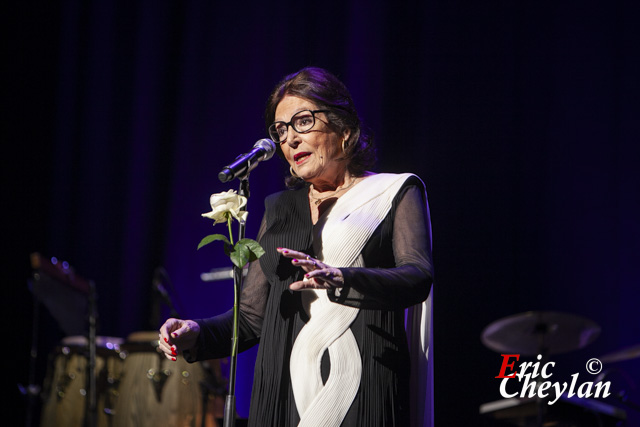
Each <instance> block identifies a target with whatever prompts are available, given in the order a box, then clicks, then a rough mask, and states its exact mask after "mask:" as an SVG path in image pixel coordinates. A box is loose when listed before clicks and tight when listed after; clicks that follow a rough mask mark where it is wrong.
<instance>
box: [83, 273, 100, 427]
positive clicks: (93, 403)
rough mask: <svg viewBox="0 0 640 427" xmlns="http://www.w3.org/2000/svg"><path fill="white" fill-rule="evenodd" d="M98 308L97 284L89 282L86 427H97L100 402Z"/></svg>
mask: <svg viewBox="0 0 640 427" xmlns="http://www.w3.org/2000/svg"><path fill="white" fill-rule="evenodd" d="M97 323H98V310H97V305H96V285H95V283H94V282H93V281H90V282H89V363H88V364H87V382H88V385H87V390H88V399H87V416H86V419H85V426H86V427H96V424H97V415H98V402H97V397H96V396H97V395H96V329H97Z"/></svg>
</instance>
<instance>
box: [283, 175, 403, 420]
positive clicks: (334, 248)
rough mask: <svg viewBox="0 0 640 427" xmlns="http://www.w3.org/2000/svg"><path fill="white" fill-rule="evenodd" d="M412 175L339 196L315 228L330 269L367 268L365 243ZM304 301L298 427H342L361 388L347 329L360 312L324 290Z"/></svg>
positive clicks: (371, 182) (296, 390)
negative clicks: (326, 365)
mask: <svg viewBox="0 0 640 427" xmlns="http://www.w3.org/2000/svg"><path fill="white" fill-rule="evenodd" d="M411 176H414V175H412V174H400V175H396V174H377V175H373V176H370V177H368V178H366V179H364V180H362V181H361V182H359V183H358V184H356V185H355V186H354V187H353V188H351V190H349V191H348V192H347V193H345V194H344V195H343V196H342V197H340V198H339V199H338V200H337V201H336V203H335V204H334V206H333V207H332V208H331V209H330V210H329V211H328V212H327V213H326V215H324V216H323V217H321V219H320V220H319V222H318V224H316V229H317V230H318V231H319V233H318V234H317V235H316V236H314V249H315V253H316V258H318V259H319V260H320V261H322V262H324V263H326V264H328V265H330V266H332V267H362V266H364V264H363V260H362V255H361V252H362V250H363V248H364V246H365V244H366V243H367V241H368V240H369V238H370V237H371V235H372V234H373V232H374V231H375V230H376V228H377V227H378V225H380V223H381V222H382V221H383V220H384V218H385V217H386V216H387V214H388V213H389V211H390V210H391V205H392V202H393V199H394V197H395V196H396V194H397V193H398V191H399V190H400V188H401V187H402V185H403V184H404V182H405V181H406V180H407V179H408V178H409V177H411ZM336 293H338V292H336ZM303 302H305V303H306V305H305V308H306V310H307V313H308V314H309V316H310V320H309V321H308V322H307V323H306V324H305V326H304V327H303V328H302V330H301V331H300V333H299V334H298V336H297V338H296V341H295V343H294V345H293V348H292V351H291V362H290V371H291V382H292V388H293V395H294V397H295V401H296V407H297V410H298V414H299V415H300V424H298V425H299V426H312V425H313V426H323V427H324V426H326V427H330V426H339V425H340V424H341V423H342V420H343V419H344V417H345V415H346V414H347V412H348V410H349V407H350V406H351V404H352V402H353V400H354V398H355V397H356V394H357V392H358V388H359V387H360V378H361V374H362V360H361V357H360V352H359V349H358V345H357V343H356V340H355V337H354V336H353V333H352V332H351V330H350V329H349V327H350V326H351V323H353V321H354V319H355V318H356V316H357V315H358V312H359V309H357V308H354V307H348V306H345V305H341V304H337V303H332V302H330V301H329V299H328V297H327V292H326V290H312V291H303ZM325 350H328V351H329V357H330V360H331V372H330V373H329V377H328V379H327V381H326V383H325V384H323V383H322V376H321V370H320V369H321V361H322V355H323V354H324V352H325Z"/></svg>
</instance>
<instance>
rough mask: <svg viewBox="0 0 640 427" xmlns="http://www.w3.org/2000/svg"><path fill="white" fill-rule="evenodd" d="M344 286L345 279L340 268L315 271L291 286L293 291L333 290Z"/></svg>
mask: <svg viewBox="0 0 640 427" xmlns="http://www.w3.org/2000/svg"><path fill="white" fill-rule="evenodd" d="M342 286H344V277H343V276H342V272H341V271H340V269H338V268H333V267H328V268H323V269H321V270H314V271H312V272H310V273H307V274H305V275H304V280H300V281H297V282H293V283H292V284H291V285H289V289H291V290H292V291H301V290H305V289H331V288H341V287H342Z"/></svg>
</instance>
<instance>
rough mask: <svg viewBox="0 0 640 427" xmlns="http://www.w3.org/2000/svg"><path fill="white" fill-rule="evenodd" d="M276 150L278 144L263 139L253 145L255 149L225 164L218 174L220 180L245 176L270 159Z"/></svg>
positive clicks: (225, 180) (226, 180)
mask: <svg viewBox="0 0 640 427" xmlns="http://www.w3.org/2000/svg"><path fill="white" fill-rule="evenodd" d="M275 152H276V144H274V142H273V141H272V140H270V139H266V138H265V139H261V140H260V141H258V142H256V143H255V144H254V146H253V150H251V151H250V152H248V153H246V154H241V155H240V156H238V157H237V158H236V160H235V161H234V162H233V163H231V164H230V165H229V166H225V167H224V168H223V169H222V171H220V173H219V174H218V179H219V180H220V182H228V181H231V180H232V179H233V178H237V177H244V176H246V175H247V174H248V173H249V172H251V171H252V170H254V169H255V168H256V166H258V163H259V162H261V161H263V160H269V159H270V158H271V157H273V153H275Z"/></svg>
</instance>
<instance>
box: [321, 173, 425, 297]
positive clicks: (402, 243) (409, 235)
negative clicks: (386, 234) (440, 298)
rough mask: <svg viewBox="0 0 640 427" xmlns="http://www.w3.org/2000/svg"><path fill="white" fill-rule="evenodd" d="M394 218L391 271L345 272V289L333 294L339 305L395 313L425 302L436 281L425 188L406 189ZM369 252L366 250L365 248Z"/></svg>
mask: <svg viewBox="0 0 640 427" xmlns="http://www.w3.org/2000/svg"><path fill="white" fill-rule="evenodd" d="M395 203H396V205H395V207H394V209H392V211H391V212H390V214H391V215H393V218H392V220H393V231H392V239H391V240H392V242H391V244H392V248H393V255H392V256H393V264H394V265H395V266H394V267H391V268H378V267H376V268H369V267H365V268H341V269H340V270H341V271H342V274H343V276H344V283H345V286H344V287H343V288H342V289H338V290H335V291H330V292H329V298H330V299H331V300H332V301H334V302H337V303H340V304H344V305H349V306H353V307H358V308H362V309H379V310H395V309H402V308H406V307H410V306H412V305H415V304H418V303H420V302H422V301H424V300H425V299H426V298H427V297H428V295H429V290H430V287H431V283H432V279H433V264H432V259H431V226H430V218H429V208H428V205H427V200H426V196H425V192H424V190H423V188H422V186H416V185H409V186H406V187H404V188H403V189H402V190H401V192H400V193H399V194H398V196H397V198H396V202H395ZM365 249H366V248H365Z"/></svg>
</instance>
